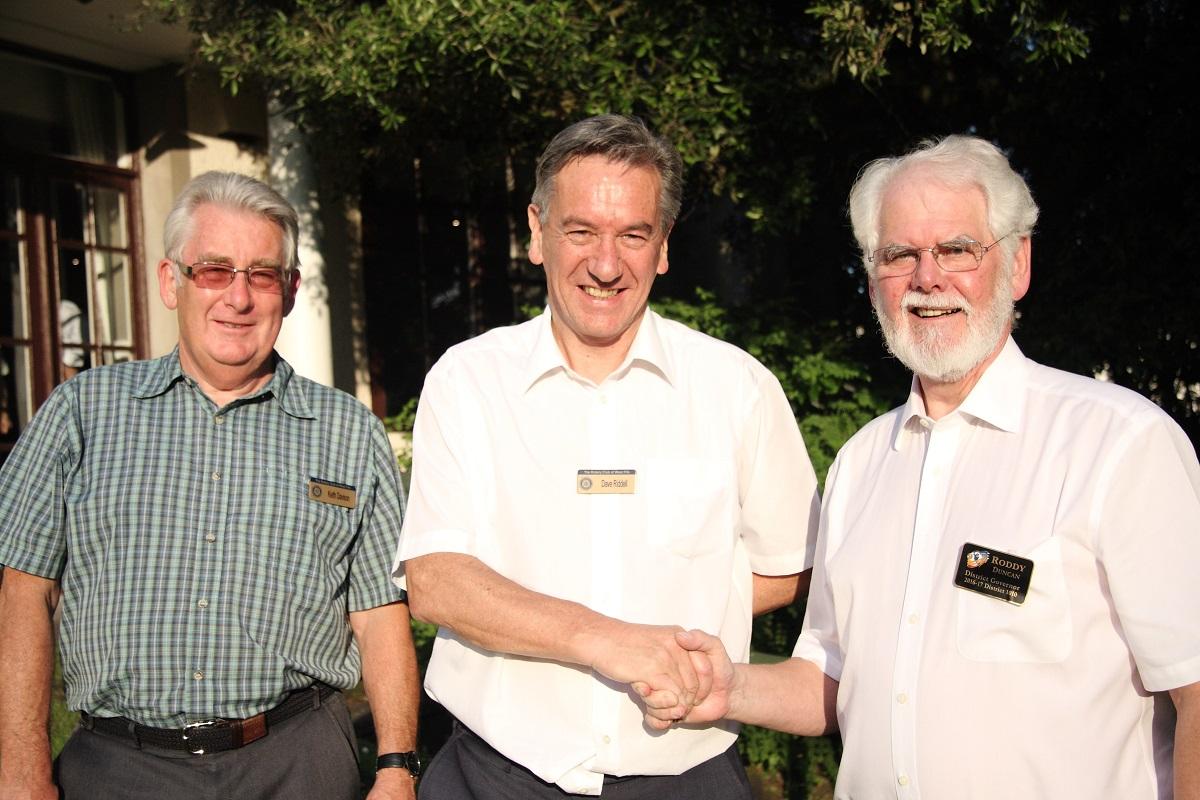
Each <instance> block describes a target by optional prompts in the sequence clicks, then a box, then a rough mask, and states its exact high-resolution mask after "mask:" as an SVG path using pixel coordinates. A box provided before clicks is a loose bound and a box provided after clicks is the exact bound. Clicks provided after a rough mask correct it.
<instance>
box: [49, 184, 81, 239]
mask: <svg viewBox="0 0 1200 800" xmlns="http://www.w3.org/2000/svg"><path fill="white" fill-rule="evenodd" d="M86 208H87V198H86V196H85V195H84V188H83V186H82V185H81V184H78V183H67V182H66V181H55V183H54V228H55V233H56V234H57V236H58V240H59V241H60V242H61V241H62V240H64V239H69V240H70V241H73V242H82V241H83V240H84V239H83V223H84V213H85V209H86Z"/></svg>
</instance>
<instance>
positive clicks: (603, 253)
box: [588, 236, 623, 283]
mask: <svg viewBox="0 0 1200 800" xmlns="http://www.w3.org/2000/svg"><path fill="white" fill-rule="evenodd" d="M622 271H623V267H622V265H621V254H620V252H619V251H618V250H617V241H616V239H615V238H613V237H610V236H601V237H600V241H599V242H598V243H597V244H596V251H595V253H593V255H592V259H591V261H590V262H589V263H588V274H589V275H591V276H592V278H593V279H594V280H595V281H596V282H597V283H612V282H613V281H615V280H617V279H618V278H620V277H621V273H622Z"/></svg>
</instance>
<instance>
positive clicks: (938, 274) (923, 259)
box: [908, 248, 946, 292]
mask: <svg viewBox="0 0 1200 800" xmlns="http://www.w3.org/2000/svg"><path fill="white" fill-rule="evenodd" d="M945 277H946V272H945V271H944V270H943V269H942V268H941V266H940V265H939V264H938V263H937V259H935V258H934V257H933V250H932V249H928V248H927V249H925V250H920V251H918V252H917V268H916V269H915V270H913V274H912V275H910V276H909V279H908V280H909V285H910V286H912V288H913V289H917V290H919V291H924V292H929V291H933V290H935V289H940V288H942V281H943V280H944V279H945Z"/></svg>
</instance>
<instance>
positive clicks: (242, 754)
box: [54, 692, 359, 800]
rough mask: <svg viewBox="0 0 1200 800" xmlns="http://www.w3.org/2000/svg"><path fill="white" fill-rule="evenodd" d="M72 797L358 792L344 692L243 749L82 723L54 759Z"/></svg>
mask: <svg viewBox="0 0 1200 800" xmlns="http://www.w3.org/2000/svg"><path fill="white" fill-rule="evenodd" d="M54 766H55V779H56V781H57V782H58V785H59V787H60V788H61V789H62V792H63V796H64V797H65V798H66V800H357V798H358V796H359V775H358V760H357V755H356V753H355V740H354V728H353V727H352V726H351V724H350V712H349V711H348V710H347V709H346V701H345V699H344V698H343V697H342V695H341V693H340V692H339V693H335V694H333V695H331V696H330V697H328V698H326V700H325V701H324V702H323V703H321V706H320V707H319V708H315V709H312V710H311V711H304V712H302V713H300V714H297V715H296V716H294V717H292V718H291V719H287V720H284V721H283V722H281V723H279V725H277V726H276V727H274V728H272V729H271V730H269V731H268V732H267V735H266V736H264V737H263V738H261V739H259V740H258V741H256V742H251V743H250V744H248V745H246V746H245V747H241V748H239V749H237V750H226V751H224V752H221V753H211V754H205V755H192V754H191V753H186V752H180V751H176V750H164V749H161V748H157V747H150V746H146V747H141V748H139V747H138V746H137V744H136V743H134V741H133V740H132V739H124V738H118V737H114V736H109V735H106V734H102V733H96V732H95V731H89V730H84V729H83V728H80V729H79V730H77V731H75V733H74V735H72V736H71V738H70V740H69V741H68V742H67V744H66V746H65V747H64V748H63V751H62V753H61V754H59V757H58V760H57V761H56V762H55V765H54Z"/></svg>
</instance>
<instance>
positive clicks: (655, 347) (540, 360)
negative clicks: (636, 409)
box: [523, 306, 674, 390]
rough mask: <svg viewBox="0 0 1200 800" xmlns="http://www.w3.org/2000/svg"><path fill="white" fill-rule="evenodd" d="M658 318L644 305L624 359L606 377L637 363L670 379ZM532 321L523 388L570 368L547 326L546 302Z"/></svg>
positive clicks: (615, 375)
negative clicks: (634, 334)
mask: <svg viewBox="0 0 1200 800" xmlns="http://www.w3.org/2000/svg"><path fill="white" fill-rule="evenodd" d="M661 319H662V318H661V317H659V316H658V314H655V313H654V312H653V311H651V310H650V309H649V308H647V309H646V311H645V313H644V314H643V315H642V320H641V322H640V323H639V324H638V330H637V335H636V336H634V339H633V344H631V345H630V346H629V352H628V353H627V354H626V355H625V360H624V361H622V362H621V365H620V366H619V367H617V368H616V369H615V370H613V372H612V375H611V376H610V377H612V378H620V377H621V376H622V375H623V374H625V373H626V372H628V371H629V369H631V368H632V367H633V366H634V365H635V364H637V365H641V366H645V367H649V368H650V369H651V370H652V371H653V372H656V373H658V374H659V375H660V376H662V378H663V379H664V380H666V381H667V383H671V384H673V383H674V379H673V374H674V373H673V370H672V366H671V359H670V356H669V355H668V354H667V349H666V347H665V346H664V345H663V341H662V335H661V332H660V331H659V327H658V326H659V322H660V321H661ZM534 325H535V332H534V337H533V347H532V348H530V351H529V358H528V360H527V361H526V363H525V375H524V377H523V385H524V386H525V388H526V390H528V389H530V388H532V387H533V385H534V384H535V383H537V382H538V381H539V380H541V379H542V378H543V377H545V376H546V375H548V374H550V373H552V372H555V371H557V370H563V371H566V372H569V371H570V367H568V366H567V361H566V358H565V357H564V356H563V354H562V351H561V350H560V349H559V347H558V342H557V341H555V339H554V331H553V330H552V329H551V327H550V307H549V306H547V307H546V310H545V311H544V312H542V314H541V315H540V316H539V317H538V318H537V319H536V320H535V321H534Z"/></svg>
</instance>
